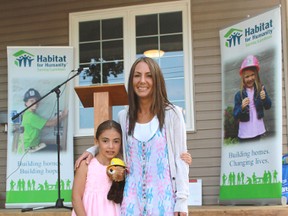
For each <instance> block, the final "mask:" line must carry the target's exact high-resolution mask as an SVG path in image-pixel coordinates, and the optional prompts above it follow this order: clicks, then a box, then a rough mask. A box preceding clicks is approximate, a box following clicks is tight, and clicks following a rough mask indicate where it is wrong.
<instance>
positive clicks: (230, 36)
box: [224, 28, 243, 47]
mask: <svg viewBox="0 0 288 216" xmlns="http://www.w3.org/2000/svg"><path fill="white" fill-rule="evenodd" d="M242 32H243V31H242V30H240V29H234V28H231V29H230V30H229V31H228V32H227V33H226V34H225V35H224V37H225V38H226V42H225V46H226V47H231V46H236V45H240V42H241V40H240V39H241V37H242V36H243V34H242Z"/></svg>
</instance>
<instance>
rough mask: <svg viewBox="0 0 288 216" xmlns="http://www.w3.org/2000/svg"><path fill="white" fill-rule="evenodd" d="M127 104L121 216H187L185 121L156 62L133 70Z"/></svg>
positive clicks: (144, 59) (148, 60)
mask: <svg viewBox="0 0 288 216" xmlns="http://www.w3.org/2000/svg"><path fill="white" fill-rule="evenodd" d="M128 100H129V107H128V108H127V109H124V110H122V111H120V112H119V114H118V117H119V123H120V124H121V128H122V134H123V157H124V160H125V163H126V165H127V167H128V174H127V175H126V183H125V188H124V196H123V202H122V205H121V215H127V216H128V215H165V216H166V215H175V216H176V215H181V216H184V215H188V204H187V199H188V194H189V179H188V178H189V167H188V164H187V163H185V162H184V161H183V160H182V159H181V156H180V154H181V153H182V152H187V144H186V129H185V122H184V118H183V114H182V112H181V109H180V108H179V107H177V106H175V105H173V104H171V103H170V102H169V100H168V98H167V92H166V86H165V81H164V77H163V74H162V72H161V69H160V67H159V65H158V64H157V63H156V62H155V61H154V60H153V59H151V58H148V57H141V58H139V59H137V60H136V61H135V62H134V64H133V65H132V67H131V70H130V75H129V82H128ZM83 157H84V156H83ZM83 157H82V158H79V159H78V160H77V161H76V165H77V163H78V161H80V160H82V159H83ZM186 157H187V155H186ZM188 158H189V156H188ZM188 161H189V160H188Z"/></svg>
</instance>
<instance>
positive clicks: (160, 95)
mask: <svg viewBox="0 0 288 216" xmlns="http://www.w3.org/2000/svg"><path fill="white" fill-rule="evenodd" d="M139 62H145V63H146V64H147V65H148V67H149V69H150V72H151V74H152V80H153V88H152V94H153V101H152V104H151V107H150V112H151V113H152V114H153V115H157V118H158V120H159V126H160V130H162V128H163V125H164V119H165V109H166V107H167V106H168V105H171V103H170V101H169V100H168V97H167V91H166V85H165V80H164V77H163V74H162V71H161V69H160V67H159V65H158V64H157V63H156V62H155V61H154V60H153V59H152V58H149V57H140V58H138V59H137V60H136V61H135V62H134V63H133V65H132V67H131V70H130V75H129V80H128V102H129V110H128V118H129V129H128V135H132V134H133V132H134V128H135V124H136V121H137V114H138V111H139V100H138V96H137V95H136V94H135V92H134V89H133V76H134V72H135V68H136V66H137V64H138V63H139Z"/></svg>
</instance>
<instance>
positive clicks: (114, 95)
mask: <svg viewBox="0 0 288 216" xmlns="http://www.w3.org/2000/svg"><path fill="white" fill-rule="evenodd" d="M74 89H75V91H76V93H77V95H78V97H79V99H80V101H81V102H82V105H83V106H84V107H94V137H95V132H96V129H97V127H98V125H99V124H101V123H102V122H103V121H105V120H108V119H112V106H121V105H127V104H128V95H127V91H126V89H125V86H124V84H102V85H101V84H99V85H90V86H78V87H75V88H74Z"/></svg>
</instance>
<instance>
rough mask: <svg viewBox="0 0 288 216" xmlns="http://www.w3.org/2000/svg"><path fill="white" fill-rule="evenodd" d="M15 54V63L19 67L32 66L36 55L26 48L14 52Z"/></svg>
mask: <svg viewBox="0 0 288 216" xmlns="http://www.w3.org/2000/svg"><path fill="white" fill-rule="evenodd" d="M13 56H14V57H16V59H15V61H14V64H15V65H16V66H18V67H31V65H32V61H34V55H32V54H31V53H28V52H26V51H24V50H20V51H18V52H16V53H14V54H13Z"/></svg>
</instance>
